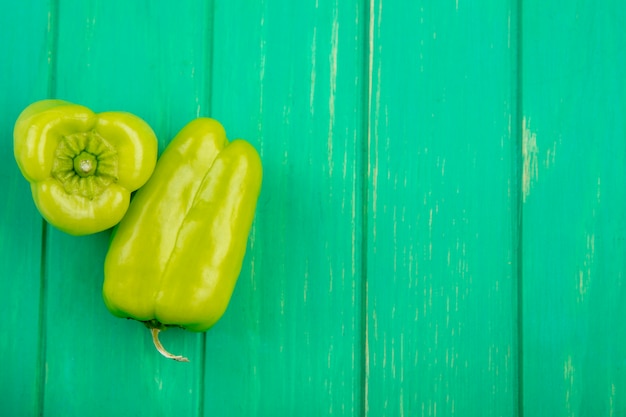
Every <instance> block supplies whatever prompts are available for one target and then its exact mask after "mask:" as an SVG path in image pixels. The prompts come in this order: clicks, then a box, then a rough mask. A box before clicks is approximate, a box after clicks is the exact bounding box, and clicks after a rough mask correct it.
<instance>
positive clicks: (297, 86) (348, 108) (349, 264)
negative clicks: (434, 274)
mask: <svg viewBox="0 0 626 417" xmlns="http://www.w3.org/2000/svg"><path fill="white" fill-rule="evenodd" d="M215 10H216V11H215V33H214V45H215V48H214V57H213V68H214V78H213V80H214V82H213V90H212V115H213V116H215V117H216V118H218V119H219V120H221V121H223V123H224V124H225V127H226V130H227V132H228V134H229V135H230V136H231V137H244V138H246V139H248V140H249V141H251V142H252V143H253V144H254V145H255V146H256V147H257V148H258V149H259V152H260V154H261V158H262V160H263V163H264V171H265V173H264V183H263V188H262V193H261V197H260V200H259V204H258V209H257V216H256V220H255V225H254V227H253V231H252V236H251V239H250V247H249V250H248V256H247V260H246V262H245V265H246V267H245V269H244V271H243V273H242V276H241V278H240V281H239V283H238V284H237V289H236V291H235V295H234V297H233V301H232V304H231V307H230V308H229V311H228V312H227V315H226V317H224V319H223V321H222V322H220V323H219V324H218V325H217V326H216V327H215V328H214V330H213V331H211V332H210V333H208V334H207V367H206V391H205V392H206V395H205V398H206V408H205V410H206V411H205V413H206V415H252V416H266V415H302V416H319V415H350V416H352V415H358V414H359V413H360V408H361V389H360V388H361V375H360V373H359V369H360V367H361V365H360V364H361V360H362V357H361V355H362V353H361V339H360V337H361V336H360V335H361V332H362V329H361V321H360V301H361V300H360V277H361V260H360V246H359V242H360V232H361V229H360V223H359V222H360V211H361V194H360V192H361V190H360V187H361V182H360V180H361V177H360V172H361V166H360V152H361V144H362V131H361V126H362V119H361V117H362V113H361V108H360V106H361V101H360V99H361V92H362V85H361V81H360V79H359V77H360V75H361V71H362V67H361V64H362V62H361V61H360V60H361V58H362V49H361V47H362V43H361V41H362V39H361V28H362V26H361V25H362V24H363V22H362V20H361V13H362V11H361V9H360V5H359V4H358V3H357V2H355V1H341V2H339V1H326V2H303V3H293V2H291V3H290V2H281V1H264V2H249V1H228V2H227V1H220V2H217V3H216V9H215ZM242 33H245V35H242ZM225 355H228V356H229V357H230V359H229V360H228V361H224V360H223V358H224V356H225ZM243 375H245V377H242V376H243ZM242 392H243V393H245V395H244V397H243V398H242V396H241V394H242Z"/></svg>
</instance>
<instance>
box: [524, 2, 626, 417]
mask: <svg viewBox="0 0 626 417" xmlns="http://www.w3.org/2000/svg"><path fill="white" fill-rule="evenodd" d="M523 17H524V19H523V35H524V36H523V41H522V44H523V48H524V49H523V52H524V54H523V72H522V73H523V86H524V93H523V117H524V119H523V120H524V123H523V127H524V132H523V138H524V161H525V163H524V166H525V169H524V173H525V181H524V183H525V184H526V187H525V199H524V211H523V218H524V221H523V222H524V246H523V254H524V257H523V259H524V264H523V270H524V278H523V282H524V286H523V289H524V294H523V299H524V309H523V313H524V314H523V317H524V318H523V320H524V328H523V338H524V344H523V348H524V368H523V374H524V384H523V390H524V410H525V413H526V414H527V415H553V416H554V415H558V416H619V415H624V413H626V401H625V399H624V393H625V392H626V373H625V368H624V359H625V357H626V343H624V342H625V341H626V322H625V321H624V317H626V311H625V307H624V302H623V301H624V296H625V294H626V281H625V279H626V277H625V274H626V268H625V266H626V264H625V262H624V254H625V253H626V180H625V178H626V177H625V176H624V172H623V171H624V166H625V165H626V164H625V162H626V161H625V158H626V125H625V116H626V94H625V93H626V80H625V78H624V73H626V52H625V48H624V47H625V45H626V37H625V36H624V29H623V22H624V21H626V14H625V12H624V8H623V7H622V5H621V3H620V2H617V1H608V2H602V4H596V3H593V4H592V3H587V2H574V3H572V2H565V1H555V2H549V3H546V2H539V1H527V2H524V14H523Z"/></svg>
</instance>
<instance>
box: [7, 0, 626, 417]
mask: <svg viewBox="0 0 626 417" xmlns="http://www.w3.org/2000/svg"><path fill="white" fill-rule="evenodd" d="M624 21H626V9H625V8H623V7H621V3H619V2H618V1H617V0H608V1H605V2H602V3H601V4H600V3H597V2H596V3H591V2H588V3H584V2H583V3H581V2H566V1H556V0H553V1H547V2H546V1H539V0H524V1H523V4H522V2H521V1H520V0H511V1H505V2H502V1H497V0H481V1H478V2H470V1H463V0H458V1H448V2H428V1H425V0H418V1H413V2H409V1H405V2H390V1H386V0H366V1H363V0H348V1H341V2H340V1H338V0H328V1H325V0H319V1H309V2H279V1H273V0H265V1H262V2H255V1H248V0H231V1H223V0H211V1H208V2H206V1H200V0H189V1H185V2H176V3H174V2H167V1H164V0H156V1H133V2H128V1H122V0H113V1H108V2H96V1H77V0H50V1H47V2H38V1H33V0H28V1H23V2H6V4H4V5H2V6H0V39H1V42H0V86H2V88H3V90H2V91H3V94H2V95H0V109H1V110H2V111H0V129H1V132H2V136H1V137H2V138H3V139H2V147H1V148H0V151H1V152H0V157H1V158H2V162H3V163H1V164H0V174H1V177H2V179H3V184H4V188H3V190H5V191H4V195H5V200H4V201H5V204H3V205H1V206H0V214H1V215H2V218H3V220H4V221H3V222H1V223H0V297H1V299H0V305H1V306H2V307H1V310H0V311H2V312H3V313H4V314H3V320H1V321H0V370H1V372H0V414H2V415H8V416H35V415H43V416H56V415H59V414H63V415H64V416H68V417H71V416H85V415H93V412H94V410H97V411H98V412H100V413H101V414H102V415H133V416H138V417H142V416H146V417H147V416H170V415H185V416H209V415H245V416H293V415H298V416H323V415H342V416H355V417H356V416H370V417H384V416H393V417H396V416H429V417H436V416H453V415H456V416H470V417H471V416H484V415H493V416H507V417H508V416H518V417H523V416H533V417H534V416H551V417H553V416H562V417H565V416H568V417H569V416H619V415H622V414H623V411H624V410H625V409H626V396H625V395H624V393H625V392H626V372H625V371H624V369H625V368H624V367H623V363H624V359H625V358H626V321H624V320H623V317H626V303H624V302H623V300H624V297H625V296H626V256H624V254H625V253H626V214H625V213H626V175H624V173H623V170H624V166H626V125H625V120H626V119H625V117H624V115H626V94H624V91H626V78H625V77H624V76H623V74H624V73H626V55H625V54H624V51H625V50H626V38H624V36H620V34H621V33H622V32H623V30H622V29H623V28H622V26H623V22H624ZM46 97H56V98H62V99H66V100H70V101H74V102H80V103H84V104H85V105H87V106H89V107H90V108H93V109H94V110H96V111H101V110H104V109H118V110H125V111H130V112H132V113H135V114H137V115H138V116H140V117H142V118H143V119H145V120H146V121H147V122H148V123H149V124H150V125H151V126H152V127H153V129H154V130H155V132H156V133H157V136H158V138H159V149H160V150H161V151H162V150H163V149H164V147H165V145H166V144H167V143H168V142H169V141H170V140H171V139H172V137H173V135H174V134H175V133H176V132H177V131H178V130H180V128H181V127H182V126H184V125H185V124H186V123H187V122H188V121H189V120H191V119H193V118H195V117H198V116H212V117H215V118H216V119H218V120H220V122H222V123H223V124H224V126H225V128H226V130H227V131H228V132H231V133H232V135H233V137H244V138H246V139H247V140H249V141H251V142H252V143H253V144H254V145H255V147H257V149H258V150H259V152H260V154H261V157H262V159H263V164H264V167H265V172H266V175H265V177H264V181H265V182H264V186H263V191H262V194H261V197H260V200H259V204H258V210H257V216H256V219H255V223H254V225H253V229H252V232H251V236H250V242H249V248H248V251H247V256H246V259H245V261H244V268H243V270H242V273H241V276H240V279H239V281H238V284H237V287H236V290H235V293H234V294H233V298H232V301H231V304H230V306H229V308H228V310H227V312H226V314H225V315H224V317H223V318H222V320H221V321H220V322H219V323H218V324H217V325H216V326H215V327H214V328H213V329H212V330H211V331H209V332H208V333H206V334H203V335H196V334H189V333H187V332H183V331H178V330H176V329H172V330H168V331H167V332H165V333H164V334H163V335H162V337H163V343H164V344H167V346H168V348H169V349H171V350H172V351H175V352H185V353H186V354H188V356H189V358H190V360H191V362H190V363H189V364H179V363H174V362H172V361H166V360H164V359H163V358H161V357H160V355H158V353H156V352H155V351H154V349H153V347H152V342H151V340H150V338H149V335H146V333H145V332H144V331H143V330H142V329H141V328H138V327H137V326H135V325H133V323H130V322H126V321H123V320H118V319H116V318H114V317H112V316H111V315H110V314H109V313H108V312H107V311H106V309H105V307H104V304H103V302H102V298H101V294H100V291H101V284H102V278H103V277H102V264H103V261H104V253H105V251H106V248H107V245H108V238H109V233H108V232H104V233H101V234H97V235H95V236H90V237H81V238H74V237H70V236H67V235H64V234H62V233H60V232H58V231H55V230H54V229H52V228H50V227H47V226H45V224H43V223H42V220H41V217H40V216H39V215H38V213H37V211H36V209H35V208H34V205H33V204H32V199H31V198H30V192H29V189H28V185H27V184H26V183H25V181H24V180H23V179H22V178H21V176H20V174H19V170H18V169H17V167H16V166H15V164H14V161H13V155H12V149H11V131H12V126H13V123H14V121H15V119H16V118H17V115H18V114H19V111H20V110H21V109H22V108H24V107H25V106H26V105H28V104H29V103H30V102H32V101H35V100H38V99H42V98H46ZM231 133H229V134H231ZM16 359H19V360H16ZM94 387H98V388H97V389H94Z"/></svg>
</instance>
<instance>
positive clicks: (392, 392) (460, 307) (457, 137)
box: [365, 1, 519, 416]
mask: <svg viewBox="0 0 626 417" xmlns="http://www.w3.org/2000/svg"><path fill="white" fill-rule="evenodd" d="M514 12H515V11H514V10H512V9H511V6H510V5H509V4H508V3H506V2H501V1H491V2H482V4H481V5H475V4H470V3H469V2H467V3H464V2H458V4H455V3H454V2H446V4H444V3H433V2H412V3H411V4H409V2H404V3H400V2H398V3H396V4H393V3H387V2H385V1H376V2H374V3H373V4H372V9H371V10H370V33H369V39H370V41H369V44H370V65H371V68H370V73H369V76H370V79H369V83H370V89H369V100H368V107H369V116H370V117H369V131H368V132H369V135H368V155H369V159H368V163H369V165H368V169H367V173H368V184H367V185H368V187H367V189H368V203H367V204H368V217H367V232H368V235H367V248H368V250H367V266H368V269H367V277H366V279H367V291H366V297H367V316H366V320H367V325H366V335H367V341H366V342H367V343H366V349H367V352H368V354H367V362H366V372H367V382H366V387H365V388H366V395H367V409H368V415H371V416H400V415H407V416H409V415H410V416H415V415H421V416H439V415H460V416H478V415H495V416H511V415H515V413H516V411H517V400H518V394H517V376H518V375H517V361H518V354H519V353H518V348H517V332H516V326H515V324H516V321H517V304H516V296H515V290H516V289H517V279H518V277H517V270H516V267H515V265H516V252H515V251H514V249H515V239H516V238H517V233H518V231H517V228H516V221H515V213H516V202H517V200H516V196H517V192H516V190H515V189H514V188H513V187H514V186H515V184H516V179H515V175H516V164H515V163H516V157H515V152H516V140H515V132H514V131H513V130H512V128H511V119H512V118H514V111H515V96H514V89H513V87H514V86H515V71H514V68H515V65H516V61H515V56H516V55H515V53H514V50H513V49H512V48H513V47H514V44H512V43H511V38H512V37H514V33H512V30H513V28H512V26H511V22H510V19H511V16H512V15H513V14H514ZM486 407H487V408H488V409H489V410H490V411H489V413H492V414H489V413H487V414H484V410H485V408H486Z"/></svg>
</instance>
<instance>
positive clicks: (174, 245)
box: [103, 118, 262, 361]
mask: <svg viewBox="0 0 626 417" xmlns="http://www.w3.org/2000/svg"><path fill="white" fill-rule="evenodd" d="M261 177H262V167H261V160H260V158H259V155H258V153H257V152H256V150H255V149H254V147H253V146H252V145H250V144H249V143H248V142H246V141H244V140H241V139H237V140H233V141H232V142H229V141H228V140H227V139H226V133H225V131H224V128H223V127H222V126H221V125H220V124H219V123H218V122H217V121H216V120H213V119H209V118H198V119H195V120H193V121H191V122H190V123H189V124H188V125H186V126H185V127H184V128H183V129H182V130H181V131H180V132H179V133H178V134H177V135H176V137H175V138H174V139H173V140H172V142H171V143H170V144H169V145H168V147H167V148H166V149H165V151H164V153H163V155H162V156H161V158H160V159H159V160H158V162H157V165H156V168H155V170H154V173H153V175H152V177H151V178H150V180H148V182H147V183H146V185H144V186H143V187H142V188H141V189H140V190H139V191H137V193H136V195H135V196H134V197H133V200H132V202H131V204H130V208H129V209H128V212H127V213H126V216H124V219H122V221H121V222H120V223H119V225H118V226H117V227H116V228H115V229H114V234H113V237H112V240H111V244H110V247H109V251H108V253H107V256H106V259H105V265H104V285H103V298H104V302H105V304H106V307H107V308H108V309H109V310H110V312H111V313H112V314H114V315H115V316H118V317H124V318H132V319H135V320H138V321H141V322H143V323H144V324H145V325H146V326H147V327H148V328H150V329H151V331H152V336H153V341H154V344H155V346H156V347H157V349H158V350H159V351H160V352H161V353H162V354H163V355H164V356H166V357H168V358H172V359H175V360H179V361H186V358H184V357H182V356H174V355H172V354H170V353H168V352H167V351H166V350H165V349H163V347H162V346H161V344H160V342H159V340H158V334H159V331H161V330H164V329H167V328H168V327H172V326H176V327H182V328H184V329H187V330H190V331H194V332H203V331H206V330H208V329H209V328H210V327H211V326H213V325H214V324H215V323H216V322H217V321H218V320H219V319H220V318H221V316H222V315H223V313H224V312H225V310H226V308H227V306H228V303H229V301H230V298H231V296H232V292H233V290H234V287H235V284H236V281H237V278H238V276H239V273H240V270H241V267H242V263H243V258H244V254H245V250H246V244H247V240H248V234H249V231H250V227H251V225H252V221H253V218H254V212H255V207H256V202H257V199H258V196H259V192H260V187H261Z"/></svg>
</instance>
